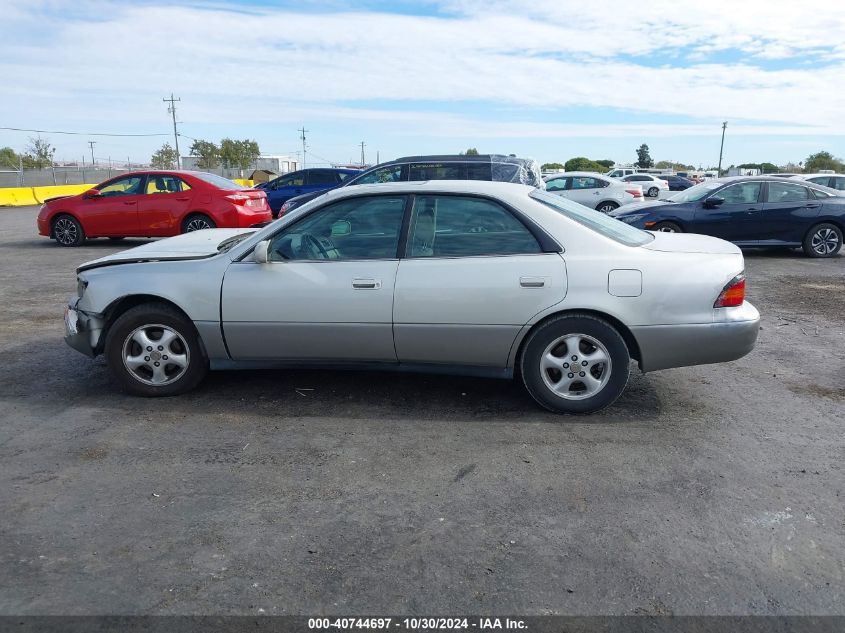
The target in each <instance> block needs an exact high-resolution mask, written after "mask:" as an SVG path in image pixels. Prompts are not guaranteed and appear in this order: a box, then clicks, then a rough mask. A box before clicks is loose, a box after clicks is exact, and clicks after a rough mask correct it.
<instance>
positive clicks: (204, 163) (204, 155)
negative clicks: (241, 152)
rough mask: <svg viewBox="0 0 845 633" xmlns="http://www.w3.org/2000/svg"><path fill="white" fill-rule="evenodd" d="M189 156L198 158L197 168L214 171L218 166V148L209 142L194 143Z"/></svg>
mask: <svg viewBox="0 0 845 633" xmlns="http://www.w3.org/2000/svg"><path fill="white" fill-rule="evenodd" d="M191 156H196V157H198V158H199V160H198V161H197V167H199V168H200V169H214V168H215V167H217V166H218V165H219V164H220V148H219V147H217V145H215V144H214V143H212V142H211V141H194V144H193V145H191Z"/></svg>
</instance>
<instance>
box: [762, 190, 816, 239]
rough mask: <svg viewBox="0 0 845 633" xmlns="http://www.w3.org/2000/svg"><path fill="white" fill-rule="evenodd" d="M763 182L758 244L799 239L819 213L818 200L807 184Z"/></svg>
mask: <svg viewBox="0 0 845 633" xmlns="http://www.w3.org/2000/svg"><path fill="white" fill-rule="evenodd" d="M766 185H767V191H766V202H765V204H764V205H763V221H762V222H761V223H760V224H761V226H760V233H759V239H760V244H765V243H766V242H772V243H775V244H776V243H780V242H794V243H800V242H801V240H803V239H804V234H805V233H806V232H807V229H809V228H810V224H811V223H812V220H813V219H814V218H815V217H816V216H817V215H818V214H819V211H820V210H821V206H822V203H821V201H820V200H816V198H815V196H813V194H812V192H811V191H810V189H809V188H808V187H804V186H803V185H799V184H798V183H794V182H776V181H769V182H768V183H766Z"/></svg>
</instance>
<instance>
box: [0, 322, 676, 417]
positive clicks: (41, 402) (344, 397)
mask: <svg viewBox="0 0 845 633" xmlns="http://www.w3.org/2000/svg"><path fill="white" fill-rule="evenodd" d="M2 353H3V354H4V356H5V357H6V358H7V359H8V361H7V362H6V363H5V364H4V365H2V366H0V398H3V399H5V400H7V401H10V400H12V401H22V402H26V403H27V404H31V405H33V406H36V405H37V406H39V407H46V408H48V409H52V408H56V409H61V410H64V409H65V408H67V407H68V406H82V407H96V408H98V409H106V410H108V411H109V412H110V415H112V416H113V417H117V416H123V415H129V416H134V415H145V414H146V413H154V412H155V411H156V410H158V409H160V408H161V403H162V399H160V398H138V397H134V396H130V395H127V394H125V393H123V392H121V391H120V390H119V389H118V387H117V386H116V385H115V384H114V383H113V382H112V380H111V379H110V376H109V374H108V368H107V367H106V364H105V361H104V359H103V358H102V357H98V358H96V359H93V360H91V359H87V358H85V357H83V356H81V355H79V354H78V353H77V352H75V351H73V350H71V349H70V348H68V347H67V346H66V345H65V344H64V342H63V341H62V340H61V339H57V338H50V339H46V340H43V341H31V342H27V343H26V344H23V345H16V346H14V347H9V348H6V349H4V350H2ZM165 401H166V402H167V403H168V404H167V407H168V408H169V409H171V410H172V409H173V408H174V407H177V408H178V409H177V410H178V411H180V413H181V414H183V415H207V416H214V415H218V414H221V413H224V414H233V415H237V414H242V413H244V412H245V411H248V412H249V413H250V414H251V415H253V416H255V415H258V416H266V417H268V418H272V419H273V420H275V421H278V420H279V419H280V418H285V417H288V418H290V417H294V418H302V417H324V418H344V419H365V420H373V419H391V420H395V419H402V420H405V419H410V420H414V421H417V420H440V421H442V420H455V421H461V422H465V421H472V420H478V421H485V422H497V423H500V422H513V421H522V422H552V423H562V422H563V423H590V424H625V423H630V422H636V423H642V422H644V421H649V420H655V419H657V417H658V416H659V413H660V409H661V406H660V400H659V398H658V395H657V393H656V391H655V389H654V387H653V384H652V382H651V380H650V379H649V378H648V377H647V376H645V375H642V374H640V373H639V371H638V370H636V368H634V367H633V366H632V372H631V378H630V380H629V383H628V387H627V389H626V390H625V392H624V393H623V394H622V396H621V397H620V398H619V399H618V400H617V401H616V402H615V403H614V404H613V405H612V406H610V407H608V408H607V409H605V410H603V411H601V412H599V413H597V414H593V415H589V416H560V415H556V414H553V413H550V412H547V411H545V410H543V409H541V408H540V407H539V406H538V405H537V404H536V403H535V402H534V401H533V400H532V399H531V398H530V396H528V394H527V392H526V391H525V390H524V388H523V387H522V385H521V384H520V383H518V382H517V381H510V380H496V379H487V378H473V377H465V376H447V375H432V374H416V373H397V372H390V371H383V372H379V371H349V370H341V371H333V370H325V369H302V370H299V369H297V370H261V371H257V370H243V371H217V372H210V373H209V374H208V376H207V377H206V378H205V380H204V381H203V382H202V383H200V385H199V386H198V387H197V388H196V389H194V390H193V391H191V392H189V393H187V394H184V395H181V396H175V397H172V398H167V399H166V400H165Z"/></svg>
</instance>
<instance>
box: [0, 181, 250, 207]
mask: <svg viewBox="0 0 845 633" xmlns="http://www.w3.org/2000/svg"><path fill="white" fill-rule="evenodd" d="M235 182H236V183H238V184H239V185H241V186H242V187H253V186H254V185H255V183H254V182H253V181H252V180H246V179H244V178H238V179H235ZM96 186H97V185H96V184H94V185H54V186H49V187H0V207H26V206H29V205H33V204H44V201H45V200H48V199H50V198H57V197H59V196H75V195H77V194H80V193H82V192H83V191H88V190H89V189H93V188H94V187H96Z"/></svg>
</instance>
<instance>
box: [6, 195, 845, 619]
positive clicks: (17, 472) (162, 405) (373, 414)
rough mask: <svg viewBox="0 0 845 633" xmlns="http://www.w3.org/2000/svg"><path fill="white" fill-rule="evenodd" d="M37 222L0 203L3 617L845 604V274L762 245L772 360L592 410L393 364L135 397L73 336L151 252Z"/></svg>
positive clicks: (759, 355)
mask: <svg viewBox="0 0 845 633" xmlns="http://www.w3.org/2000/svg"><path fill="white" fill-rule="evenodd" d="M35 213H36V209H33V208H27V209H15V210H11V209H4V210H0V301H2V308H1V309H0V358H2V360H3V362H2V364H0V403H2V409H0V508H2V517H3V518H2V521H0V614H27V613H29V614H35V613H38V614H47V613H55V614H67V613H73V614H102V613H120V614H134V613H244V614H255V613H261V612H263V613H268V614H271V613H279V614H282V613H294V614H318V613H333V614H355V613H408V614H412V613H415V614H435V613H441V614H452V613H486V614H514V613H521V614H550V613H565V614H596V613H610V614H667V613H674V614H746V613H754V614H809V613H812V614H828V613H831V614H832V613H836V614H843V613H845V511H843V507H845V498H843V494H844V493H845V473H843V464H844V463H845V460H843V457H845V450H843V449H845V439H844V438H845V436H843V423H845V352H843V350H845V310H843V307H845V275H843V272H845V257H838V258H835V259H833V260H827V261H824V260H809V259H805V258H803V257H801V256H799V255H797V254H792V253H784V252H780V253H769V254H755V253H751V252H749V253H747V254H746V257H747V273H748V278H749V282H750V298H751V300H752V302H754V303H755V304H756V305H757V307H758V308H759V309H760V311H761V313H762V314H763V329H762V331H761V333H760V340H759V345H758V348H757V349H756V350H755V351H754V352H753V353H752V354H751V355H750V356H747V357H746V358H744V359H741V360H739V361H737V362H734V363H730V364H725V365H718V366H703V367H693V368H686V369H678V370H671V371H664V372H658V373H654V374H648V375H641V374H639V373H636V374H634V375H632V379H631V382H630V385H629V387H628V390H627V391H626V393H625V394H624V396H623V397H622V398H621V399H620V400H619V401H618V402H617V403H616V404H615V405H614V406H613V407H612V408H611V409H609V410H607V411H605V412H603V413H602V414H600V415H596V416H592V417H586V418H585V417H556V416H553V415H550V414H547V413H545V412H543V411H541V410H539V409H538V408H537V407H536V406H535V405H534V404H533V403H532V402H531V401H530V400H529V398H528V396H527V395H526V394H525V393H523V391H522V390H520V389H519V388H518V387H517V386H515V385H512V384H510V383H504V382H497V381H492V380H489V381H488V380H481V379H468V378H452V377H432V376H411V375H393V374H376V373H335V372H316V371H312V372H227V373H216V374H212V375H211V376H210V378H209V379H208V380H206V382H205V383H203V385H202V386H201V387H200V388H199V389H198V390H197V391H195V392H193V393H191V394H190V395H187V396H184V397H180V398H172V399H160V400H143V399H136V398H131V397H127V396H124V395H122V394H120V393H118V392H117V391H116V390H115V388H114V387H113V386H112V385H111V383H110V381H109V379H108V376H107V373H106V368H105V366H104V364H103V361H102V359H97V360H95V361H91V360H88V359H86V358H85V357H83V356H81V355H80V354H78V353H77V352H74V351H73V350H71V349H70V348H68V347H67V346H66V345H65V344H64V342H63V341H62V324H61V312H62V308H63V305H64V301H65V300H66V298H67V297H68V296H70V295H71V294H73V293H74V292H75V277H74V268H75V266H76V265H77V264H79V263H81V262H83V261H85V260H88V259H92V258H94V257H98V256H101V255H104V254H107V253H110V252H113V251H114V250H117V249H118V248H125V247H128V246H131V245H132V243H131V242H126V243H123V244H121V245H120V246H117V245H115V244H114V243H109V242H107V241H105V240H102V241H93V242H90V243H89V244H88V245H86V246H85V247H83V248H79V249H61V248H58V247H56V246H55V245H54V244H52V243H51V242H49V241H48V240H46V239H45V238H40V237H38V236H37V235H36V234H35ZM297 388H308V389H313V391H302V392H301V393H300V392H297V390H296V389H297Z"/></svg>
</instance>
